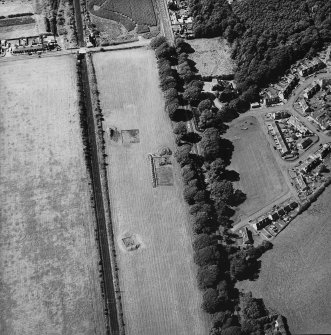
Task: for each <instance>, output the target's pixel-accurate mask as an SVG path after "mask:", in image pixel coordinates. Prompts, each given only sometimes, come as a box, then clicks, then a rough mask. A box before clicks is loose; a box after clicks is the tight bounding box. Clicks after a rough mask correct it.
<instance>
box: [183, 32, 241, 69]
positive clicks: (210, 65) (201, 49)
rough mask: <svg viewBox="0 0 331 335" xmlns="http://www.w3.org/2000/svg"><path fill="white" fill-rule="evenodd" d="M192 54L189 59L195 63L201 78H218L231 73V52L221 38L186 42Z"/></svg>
mask: <svg viewBox="0 0 331 335" xmlns="http://www.w3.org/2000/svg"><path fill="white" fill-rule="evenodd" d="M188 42H189V43H190V45H191V46H192V48H193V49H194V50H195V52H194V53H192V54H190V59H192V60H193V61H194V62H195V63H196V68H197V69H198V70H199V73H200V74H201V75H202V76H211V75H213V76H218V75H221V74H230V73H233V66H234V64H233V61H232V59H231V56H230V55H231V50H230V47H229V45H228V44H227V43H226V41H225V40H224V39H222V38H219V37H216V38H198V39H194V40H190V41H188Z"/></svg>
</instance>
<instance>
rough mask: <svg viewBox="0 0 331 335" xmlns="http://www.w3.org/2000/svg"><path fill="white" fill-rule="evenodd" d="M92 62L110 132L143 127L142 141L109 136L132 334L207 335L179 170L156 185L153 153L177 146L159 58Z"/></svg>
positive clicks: (120, 55)
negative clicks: (166, 109) (161, 82)
mask: <svg viewBox="0 0 331 335" xmlns="http://www.w3.org/2000/svg"><path fill="white" fill-rule="evenodd" d="M93 61H94V64H95V69H96V75H97V81H98V89H99V91H100V100H101V109H102V113H103V117H104V129H109V128H111V129H117V132H116V131H114V133H113V135H114V134H116V133H118V132H120V130H121V129H139V143H128V144H123V143H122V141H121V139H118V138H117V137H116V136H115V140H114V138H112V137H111V136H110V132H109V131H107V132H106V133H105V141H106V154H107V163H108V165H107V171H108V182H109V191H110V200H111V212H112V224H113V230H114V235H115V240H116V241H117V245H116V248H117V250H118V252H117V256H118V266H119V280H120V287H121V297H122V303H123V312H124V320H125V325H126V334H128V335H155V334H159V335H169V334H174V335H176V334H193V335H201V334H205V333H206V332H207V330H206V325H205V322H204V316H203V313H202V311H201V309H200V302H201V300H200V299H201V297H200V292H199V290H198V288H197V285H196V280H195V270H194V265H193V260H192V247H191V239H190V237H189V232H190V227H189V224H188V222H187V217H186V213H185V204H184V200H183V198H182V190H181V186H180V184H179V180H180V176H179V171H177V170H176V169H175V168H173V167H171V169H172V170H173V178H174V181H175V183H174V185H173V186H162V187H155V188H153V187H152V183H151V161H150V158H149V157H150V156H149V154H151V153H158V154H159V153H160V152H163V153H165V151H164V150H163V149H164V148H170V150H171V151H170V152H172V151H173V149H174V147H175V144H174V140H173V135H172V131H171V125H170V121H169V119H168V117H167V115H166V113H165V112H164V101H163V97H162V94H161V91H160V89H159V83H158V74H157V69H156V61H155V58H154V54H153V52H152V51H149V50H145V49H139V50H125V51H114V52H110V53H100V54H95V55H93ZM162 150H163V151H162ZM168 153H169V152H168ZM168 156H169V155H168ZM169 157H170V156H169ZM166 160H167V159H166V158H164V159H163V162H161V161H159V162H157V164H158V165H157V168H160V167H162V166H167V165H168V164H166V163H168V162H167V161H166ZM160 163H161V165H160ZM162 164H165V165H162ZM162 178H164V180H165V182H169V180H168V179H167V178H166V177H165V176H163V177H162Z"/></svg>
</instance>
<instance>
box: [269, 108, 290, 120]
mask: <svg viewBox="0 0 331 335" xmlns="http://www.w3.org/2000/svg"><path fill="white" fill-rule="evenodd" d="M290 116H291V114H290V113H289V112H288V111H286V110H283V111H279V112H275V113H273V114H272V118H273V119H274V120H280V119H286V118H288V117H290Z"/></svg>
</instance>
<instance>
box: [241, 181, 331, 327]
mask: <svg viewBox="0 0 331 335" xmlns="http://www.w3.org/2000/svg"><path fill="white" fill-rule="evenodd" d="M330 199H331V188H330V187H329V188H328V189H327V190H326V191H325V192H324V193H323V194H322V195H321V196H320V198H319V199H318V200H317V201H316V203H314V204H313V205H312V206H311V207H310V208H309V209H308V210H307V211H306V212H305V213H304V214H301V215H300V216H298V217H297V218H296V219H295V220H294V221H292V222H291V223H290V225H289V226H288V227H287V228H286V229H285V230H284V231H283V232H282V233H281V234H280V235H279V236H278V237H277V238H276V239H275V240H274V241H273V243H274V249H273V250H271V251H268V252H267V253H266V254H265V255H264V256H263V257H262V268H261V273H260V278H259V279H258V280H257V281H255V282H243V283H240V284H239V285H238V287H240V288H244V289H245V290H251V291H252V292H253V294H254V295H255V296H257V297H263V299H264V301H265V303H266V304H267V305H268V306H270V307H271V308H274V309H276V310H277V311H279V312H280V313H281V314H283V315H285V316H286V317H287V319H288V324H289V327H290V331H291V333H292V334H330V330H331V319H330V315H331V281H330V278H331V265H330V259H331V245H330V241H331V225H330V217H331V210H330Z"/></svg>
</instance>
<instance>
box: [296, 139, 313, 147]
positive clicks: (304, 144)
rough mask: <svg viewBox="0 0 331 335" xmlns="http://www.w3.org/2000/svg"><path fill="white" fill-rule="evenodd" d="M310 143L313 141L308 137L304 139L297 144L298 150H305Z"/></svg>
mask: <svg viewBox="0 0 331 335" xmlns="http://www.w3.org/2000/svg"><path fill="white" fill-rule="evenodd" d="M312 143H313V140H312V139H311V138H310V137H307V138H304V139H302V140H301V142H299V143H298V148H299V149H301V150H305V149H307V148H308V147H309V146H310V145H311V144H312Z"/></svg>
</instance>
